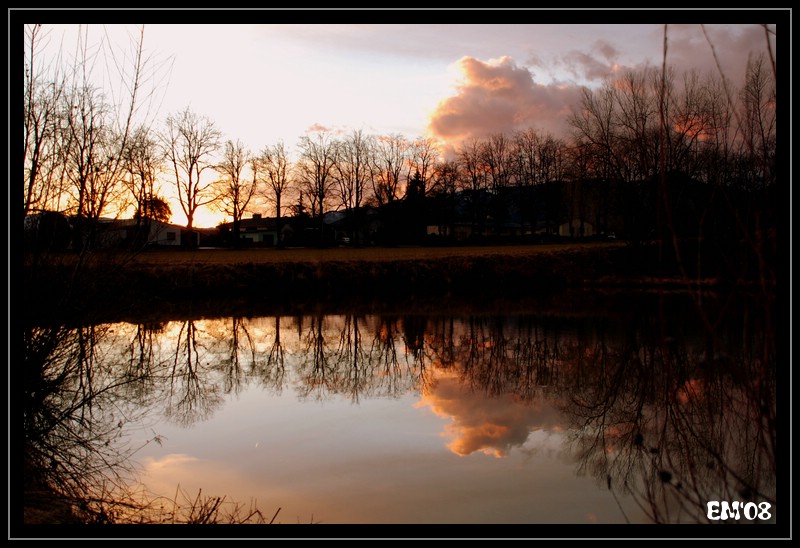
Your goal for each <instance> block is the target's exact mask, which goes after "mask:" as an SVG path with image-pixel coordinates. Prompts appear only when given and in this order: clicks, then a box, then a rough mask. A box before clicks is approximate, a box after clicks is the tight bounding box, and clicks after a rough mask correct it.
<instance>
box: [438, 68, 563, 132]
mask: <svg viewBox="0 0 800 548" xmlns="http://www.w3.org/2000/svg"><path fill="white" fill-rule="evenodd" d="M458 68H459V70H460V71H461V73H462V75H463V81H462V82H461V84H460V85H459V86H458V88H457V90H456V94H455V95H454V96H452V97H448V98H446V99H444V100H443V101H441V102H440V103H439V105H438V106H437V108H436V110H435V111H434V112H433V114H432V115H431V117H430V120H429V124H428V129H429V131H430V133H431V135H432V136H433V137H435V138H437V139H439V140H440V141H444V142H446V143H448V144H450V145H452V146H456V145H457V144H458V143H460V142H463V141H465V140H467V139H471V138H482V137H485V136H487V135H490V134H492V133H507V134H510V133H512V132H513V131H515V130H518V129H526V128H529V127H536V128H537V129H541V130H544V131H546V132H549V133H552V134H554V135H556V136H562V135H563V134H564V132H565V131H566V129H567V125H566V117H567V115H568V114H569V113H570V112H571V108H572V105H574V104H577V103H576V101H577V99H578V88H577V87H576V86H564V85H555V84H552V85H541V84H536V83H535V82H534V81H533V75H532V74H531V73H530V71H528V69H526V68H524V67H518V66H517V65H516V64H515V63H514V61H513V60H512V59H511V58H510V57H502V58H500V59H498V60H492V61H488V62H484V61H480V60H478V59H475V58H473V57H463V58H461V59H460V60H459V61H458Z"/></svg>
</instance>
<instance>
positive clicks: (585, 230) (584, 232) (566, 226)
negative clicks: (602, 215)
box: [558, 217, 594, 238]
mask: <svg viewBox="0 0 800 548" xmlns="http://www.w3.org/2000/svg"><path fill="white" fill-rule="evenodd" d="M558 235H559V236H567V237H569V238H586V237H589V236H594V225H593V224H592V223H590V222H589V221H587V220H585V219H581V218H579V217H574V218H572V219H571V220H569V221H567V222H565V223H561V224H560V225H558Z"/></svg>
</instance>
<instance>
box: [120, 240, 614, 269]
mask: <svg viewBox="0 0 800 548" xmlns="http://www.w3.org/2000/svg"><path fill="white" fill-rule="evenodd" d="M624 245H625V244H624V243H620V242H585V243H568V244H545V245H511V246H476V247H364V248H353V247H332V248H327V249H315V248H291V249H273V248H251V249H240V250H233V249H202V248H201V249H197V250H175V251H173V250H153V251H146V252H143V253H140V254H138V255H136V256H135V257H134V259H133V262H134V263H135V264H138V265H167V264H171V265H180V264H208V265H214V264H228V265H235V264H247V263H250V264H261V263H321V262H328V261H337V262H338V261H341V262H349V261H357V262H361V261H363V262H375V261H380V262H384V261H409V260H412V261H413V260H423V261H429V260H436V259H445V258H447V259H452V258H459V257H464V258H475V257H491V256H502V257H511V258H514V257H519V258H528V257H531V256H533V255H537V254H542V253H562V252H569V251H581V250H590V249H603V248H607V249H611V248H615V247H620V246H624Z"/></svg>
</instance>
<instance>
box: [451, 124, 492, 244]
mask: <svg viewBox="0 0 800 548" xmlns="http://www.w3.org/2000/svg"><path fill="white" fill-rule="evenodd" d="M482 148H483V145H482V144H481V141H480V140H478V139H476V138H473V139H470V140H469V141H465V142H463V143H461V146H460V148H459V149H458V157H459V159H460V161H461V167H462V169H461V175H462V180H461V184H462V188H463V189H464V190H466V191H468V196H469V201H470V206H471V210H472V212H471V213H472V215H471V216H472V232H473V233H477V232H482V230H483V222H484V218H485V213H486V212H485V207H484V202H485V200H484V196H483V193H484V191H485V190H486V185H487V176H486V166H485V164H484V163H483V154H482Z"/></svg>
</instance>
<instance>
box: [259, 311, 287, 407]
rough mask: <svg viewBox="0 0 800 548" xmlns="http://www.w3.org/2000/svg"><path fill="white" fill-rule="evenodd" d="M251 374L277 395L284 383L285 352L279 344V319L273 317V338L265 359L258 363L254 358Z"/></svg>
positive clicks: (282, 345) (281, 344)
mask: <svg viewBox="0 0 800 548" xmlns="http://www.w3.org/2000/svg"><path fill="white" fill-rule="evenodd" d="M253 372H254V373H255V375H256V376H257V377H258V378H259V379H261V383H262V384H263V385H264V386H267V387H269V388H272V389H273V390H275V392H276V393H277V394H280V393H281V391H282V390H283V386H284V385H285V383H286V350H285V348H284V344H283V342H281V317H280V316H275V338H274V339H273V341H272V343H271V344H270V346H269V350H268V352H267V355H266V358H265V359H263V360H261V361H260V362H259V361H258V360H257V359H256V358H254V360H253Z"/></svg>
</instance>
